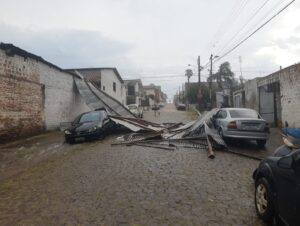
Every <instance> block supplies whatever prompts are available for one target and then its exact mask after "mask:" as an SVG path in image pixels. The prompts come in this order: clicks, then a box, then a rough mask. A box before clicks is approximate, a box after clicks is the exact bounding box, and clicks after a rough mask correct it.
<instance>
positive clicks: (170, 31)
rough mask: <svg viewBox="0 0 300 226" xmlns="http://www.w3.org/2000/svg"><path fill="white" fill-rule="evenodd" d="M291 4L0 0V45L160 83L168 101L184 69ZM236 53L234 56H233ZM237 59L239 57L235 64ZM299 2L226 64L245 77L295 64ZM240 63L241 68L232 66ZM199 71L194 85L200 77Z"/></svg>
mask: <svg viewBox="0 0 300 226" xmlns="http://www.w3.org/2000/svg"><path fill="white" fill-rule="evenodd" d="M290 1H291V0H288V1H287V0H251V1H250V0H209V1H208V0H106V1H105V0H86V1H82V0H80V1H79V0H64V1H61V0H51V1H50V0H48V1H46V0H43V1H38V0H19V1H17V0H9V1H7V0H0V5H1V7H0V41H1V42H6V43H12V44H14V45H16V46H18V47H20V48H23V49H25V50H27V51H29V52H32V53H34V54H36V55H39V56H42V57H43V58H44V59H46V60H48V61H50V62H51V63H54V64H56V65H58V66H59V67H62V68H78V67H116V68H117V69H118V70H119V72H120V73H121V75H122V77H123V78H124V79H126V78H142V80H143V84H149V83H151V82H152V83H155V84H157V85H161V86H162V88H163V90H164V91H165V92H166V93H167V94H168V96H169V98H172V97H171V96H172V95H174V94H175V93H176V91H177V89H178V87H179V86H180V84H182V83H183V82H185V81H186V78H185V77H184V71H185V69H186V68H187V67H188V66H187V65H188V64H191V65H192V66H191V68H192V69H193V70H195V71H194V72H195V75H194V76H193V78H192V81H197V76H196V64H197V62H196V60H197V56H198V55H200V57H201V64H202V66H205V65H206V64H207V63H208V60H209V56H210V54H211V53H212V54H214V55H218V56H223V55H224V53H226V51H228V50H230V49H231V48H232V47H233V46H234V45H236V44H237V43H238V41H239V40H241V39H243V38H245V37H246V36H247V34H250V33H251V32H252V31H254V30H255V29H256V28H257V27H259V26H260V25H261V24H262V23H263V22H264V21H266V20H267V19H268V18H270V17H271V16H272V15H274V14H275V13H276V12H278V11H279V10H280V9H281V8H283V7H284V6H285V5H286V4H287V3H289V2H290ZM239 56H240V57H239ZM239 59H241V60H239ZM299 59H300V3H299V2H298V1H295V2H294V3H293V4H292V5H291V6H289V7H288V8H287V9H286V10H285V11H283V13H281V14H280V15H278V16H277V17H276V18H274V20H272V21H271V22H270V23H268V24H267V25H266V26H265V27H264V28H263V29H262V30H260V31H258V32H257V33H256V34H254V35H253V36H252V37H251V38H250V39H249V40H247V41H246V42H245V43H244V44H242V45H241V46H240V47H239V48H237V49H236V50H235V51H233V52H232V53H230V54H229V55H227V56H226V57H224V58H222V59H220V60H219V61H217V62H215V63H214V70H215V71H216V70H217V68H218V66H219V64H220V63H222V62H224V61H229V62H230V64H231V65H232V70H233V71H234V72H235V74H236V76H237V77H239V76H240V74H241V72H240V68H242V74H243V76H244V77H245V78H246V79H250V78H254V77H258V76H265V75H267V74H270V73H272V72H274V71H276V70H278V69H279V66H280V65H281V66H283V67H286V66H289V65H291V64H295V63H298V62H299V61H300V60H299ZM240 62H241V63H240ZM208 73H209V72H208V71H207V68H205V69H204V70H203V71H202V74H203V77H202V81H204V80H206V78H207V75H208Z"/></svg>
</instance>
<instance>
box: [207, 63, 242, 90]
mask: <svg viewBox="0 0 300 226" xmlns="http://www.w3.org/2000/svg"><path fill="white" fill-rule="evenodd" d="M210 79H212V81H214V80H215V81H216V82H217V84H218V88H219V89H223V85H226V86H227V87H229V88H232V87H234V86H235V85H236V83H237V81H236V79H235V78H234V73H233V72H232V71H231V67H230V63H229V62H227V61H226V62H224V63H222V64H221V65H220V66H219V69H218V71H217V73H215V74H213V75H212V78H210V77H209V78H208V80H210Z"/></svg>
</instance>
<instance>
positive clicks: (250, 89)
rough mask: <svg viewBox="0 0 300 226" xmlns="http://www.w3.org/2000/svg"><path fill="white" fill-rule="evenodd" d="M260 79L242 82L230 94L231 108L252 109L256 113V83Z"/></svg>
mask: <svg viewBox="0 0 300 226" xmlns="http://www.w3.org/2000/svg"><path fill="white" fill-rule="evenodd" d="M259 80H261V78H254V79H251V80H248V81H246V82H244V83H243V84H242V85H240V86H239V87H238V88H237V89H235V90H234V91H233V92H232V95H233V106H234V107H241V108H252V109H255V110H256V111H258V110H259V109H258V82H259Z"/></svg>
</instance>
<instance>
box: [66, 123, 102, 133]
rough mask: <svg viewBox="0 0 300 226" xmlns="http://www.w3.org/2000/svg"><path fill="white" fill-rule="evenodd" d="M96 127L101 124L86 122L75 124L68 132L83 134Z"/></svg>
mask: <svg viewBox="0 0 300 226" xmlns="http://www.w3.org/2000/svg"><path fill="white" fill-rule="evenodd" d="M94 126H99V122H84V123H78V124H73V125H72V126H71V127H70V128H69V129H68V130H69V131H70V132H82V131H86V130H89V129H91V128H93V127H94Z"/></svg>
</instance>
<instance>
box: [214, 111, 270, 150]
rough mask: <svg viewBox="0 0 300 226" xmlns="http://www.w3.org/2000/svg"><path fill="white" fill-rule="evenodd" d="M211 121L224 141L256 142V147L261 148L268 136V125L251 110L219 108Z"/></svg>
mask: <svg viewBox="0 0 300 226" xmlns="http://www.w3.org/2000/svg"><path fill="white" fill-rule="evenodd" d="M212 120H213V124H214V127H215V128H216V129H217V130H218V132H219V134H220V136H221V137H222V138H224V139H227V138H234V139H246V140H256V143H257V144H258V146H260V147H263V146H264V145H265V144H266V142H267V140H268V139H269V136H270V129H269V125H268V123H267V122H266V121H265V120H264V119H262V118H261V116H260V115H259V114H258V113H257V112H256V111H255V110H253V109H249V108H221V109H220V110H218V111H217V112H216V114H214V115H213V118H212Z"/></svg>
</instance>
